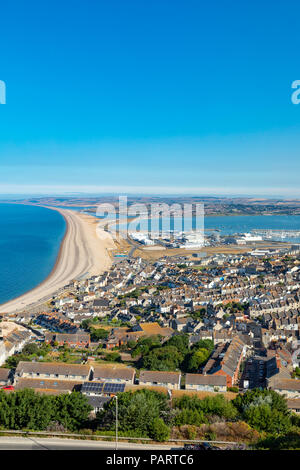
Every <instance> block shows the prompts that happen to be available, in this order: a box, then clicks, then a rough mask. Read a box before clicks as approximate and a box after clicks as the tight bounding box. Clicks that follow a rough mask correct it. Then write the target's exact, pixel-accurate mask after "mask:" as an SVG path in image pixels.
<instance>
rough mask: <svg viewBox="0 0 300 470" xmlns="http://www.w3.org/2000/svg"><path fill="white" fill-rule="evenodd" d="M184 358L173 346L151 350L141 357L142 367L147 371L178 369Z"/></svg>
mask: <svg viewBox="0 0 300 470" xmlns="http://www.w3.org/2000/svg"><path fill="white" fill-rule="evenodd" d="M183 358H184V356H183V355H182V354H181V353H180V352H179V351H178V349H177V348H176V347H175V346H165V347H161V348H155V349H152V350H151V351H150V352H149V353H148V354H146V355H145V356H144V357H143V360H142V366H143V367H144V368H145V369H147V370H170V371H174V370H176V369H178V368H179V366H180V364H181V362H182V361H183Z"/></svg>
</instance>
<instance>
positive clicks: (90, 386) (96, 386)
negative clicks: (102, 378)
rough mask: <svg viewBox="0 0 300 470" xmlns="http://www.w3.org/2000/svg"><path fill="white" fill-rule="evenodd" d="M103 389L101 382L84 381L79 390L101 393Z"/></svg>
mask: <svg viewBox="0 0 300 470" xmlns="http://www.w3.org/2000/svg"><path fill="white" fill-rule="evenodd" d="M102 389H103V383H93V382H84V383H83V385H82V387H81V391H82V393H87V392H94V393H101V392H102Z"/></svg>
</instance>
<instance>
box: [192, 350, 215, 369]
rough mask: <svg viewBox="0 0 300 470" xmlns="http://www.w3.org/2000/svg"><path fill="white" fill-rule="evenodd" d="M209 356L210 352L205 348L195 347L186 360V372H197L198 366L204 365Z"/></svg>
mask: <svg viewBox="0 0 300 470" xmlns="http://www.w3.org/2000/svg"><path fill="white" fill-rule="evenodd" d="M209 356H210V352H209V351H208V350H207V349H204V348H199V349H196V350H195V351H194V352H193V353H192V354H191V355H190V356H189V359H188V361H187V370H188V372H198V370H199V368H200V367H201V366H202V365H204V364H205V363H206V361H207V359H208V358H209Z"/></svg>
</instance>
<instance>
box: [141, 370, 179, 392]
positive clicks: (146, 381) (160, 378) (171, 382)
mask: <svg viewBox="0 0 300 470" xmlns="http://www.w3.org/2000/svg"><path fill="white" fill-rule="evenodd" d="M180 379H181V373H180V372H164V371H163V372H162V371H150V370H143V371H141V373H140V377H139V384H140V385H146V386H159V387H167V388H168V389H170V390H179V389H180Z"/></svg>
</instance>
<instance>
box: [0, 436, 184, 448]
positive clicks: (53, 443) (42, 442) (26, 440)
mask: <svg viewBox="0 0 300 470" xmlns="http://www.w3.org/2000/svg"><path fill="white" fill-rule="evenodd" d="M175 448H178V449H180V446H176V445H172V446H167V445H154V444H148V445H146V444H133V443H126V442H119V443H118V449H119V450H170V449H175ZM1 450H115V442H104V441H89V440H84V441H83V440H78V439H60V438H40V437H15V436H12V437H7V436H1V437H0V451H1Z"/></svg>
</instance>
